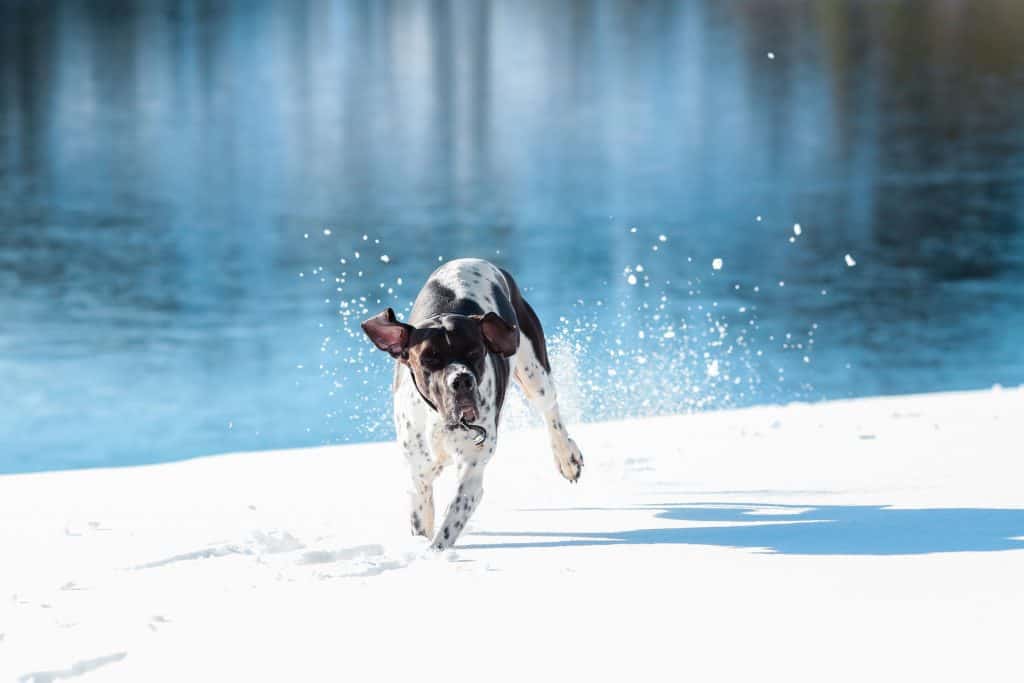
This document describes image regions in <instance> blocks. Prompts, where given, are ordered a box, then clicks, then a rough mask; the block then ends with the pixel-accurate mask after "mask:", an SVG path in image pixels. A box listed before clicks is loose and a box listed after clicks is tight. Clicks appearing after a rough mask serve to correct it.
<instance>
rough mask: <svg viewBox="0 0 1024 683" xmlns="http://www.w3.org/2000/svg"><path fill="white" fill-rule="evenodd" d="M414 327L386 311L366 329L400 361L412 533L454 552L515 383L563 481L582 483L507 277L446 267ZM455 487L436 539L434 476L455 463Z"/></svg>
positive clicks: (480, 266)
mask: <svg viewBox="0 0 1024 683" xmlns="http://www.w3.org/2000/svg"><path fill="white" fill-rule="evenodd" d="M409 323H410V324H406V323H403V322H399V321H398V320H397V319H396V318H395V312H394V311H393V310H391V309H390V308H389V309H387V310H386V311H384V312H382V313H379V314H378V315H376V316H374V317H372V318H370V319H369V320H367V321H366V322H364V323H363V331H364V332H366V335H367V336H368V337H369V338H370V339H371V340H372V341H373V343H374V344H375V345H376V346H377V348H379V349H381V350H382V351H387V352H388V353H390V354H391V355H392V356H393V357H394V358H395V360H396V361H398V362H397V363H395V380H394V384H393V385H392V392H393V394H394V407H395V428H396V431H397V434H398V442H399V444H401V447H402V451H403V452H404V454H405V458H406V460H407V461H408V463H409V469H410V472H411V474H412V489H411V490H410V495H411V502H412V510H411V521H412V532H413V534H419V535H421V536H426V537H427V538H428V539H430V538H432V539H433V540H432V542H431V547H433V548H434V549H436V550H444V549H445V548H448V547H450V546H452V545H453V544H454V543H455V540H456V539H457V538H458V537H459V534H460V533H461V532H462V530H463V529H465V528H466V523H467V522H468V521H469V517H470V515H472V514H473V510H475V509H476V506H477V505H479V504H480V498H481V497H482V496H483V476H484V467H485V466H486V465H487V463H488V461H489V460H490V459H491V456H492V455H494V447H495V444H496V443H497V437H498V420H499V419H500V417H501V406H502V404H503V403H504V401H505V392H506V391H507V389H508V380H509V377H510V376H511V377H513V378H514V379H515V380H516V382H517V383H518V384H519V386H520V387H521V388H522V390H523V393H525V394H526V397H527V398H528V399H529V400H530V403H531V404H533V406H534V407H535V408H536V409H537V410H538V411H539V412H540V413H541V415H543V416H544V421H545V423H546V425H547V428H548V434H549V436H550V438H551V450H552V451H553V452H554V455H555V463H556V464H557V465H558V471H559V472H561V473H562V476H563V477H565V478H566V479H568V480H569V481H571V482H575V481H576V480H577V479H579V476H580V473H581V472H582V470H583V456H582V454H581V453H580V449H579V448H578V447H577V446H576V443H575V442H574V441H573V440H572V439H570V438H569V434H568V432H567V431H566V429H565V425H564V424H563V423H562V418H561V416H560V415H559V412H558V402H557V400H556V399H555V387H554V384H552V381H551V367H550V365H549V364H548V352H547V346H546V344H545V343H544V331H543V330H542V329H541V325H540V320H538V319H537V314H536V313H534V312H533V309H532V308H530V304H528V303H526V300H525V299H524V298H523V296H522V294H520V292H519V287H517V286H516V283H515V280H513V279H512V276H511V275H509V274H508V273H507V272H506V271H504V270H502V269H500V268H498V267H497V266H495V265H493V264H492V263H489V262H487V261H484V260H481V259H458V260H456V261H449V262H448V263H446V264H444V265H443V266H441V267H440V268H438V269H437V270H435V271H434V273H433V274H432V275H431V276H430V278H429V279H428V280H427V283H426V285H424V286H423V289H422V290H420V293H419V296H417V297H416V302H415V304H413V309H412V314H411V315H410V318H409ZM453 460H454V462H455V463H456V464H457V465H458V468H459V469H458V477H459V486H458V491H457V492H456V494H455V499H454V500H453V501H452V502H451V504H450V505H449V506H448V510H447V512H445V515H444V521H443V522H442V523H441V528H440V529H438V530H437V533H436V534H435V533H434V478H435V477H437V475H438V474H440V473H441V470H442V469H443V468H444V467H445V466H446V465H447V464H449V463H450V462H452V461H453Z"/></svg>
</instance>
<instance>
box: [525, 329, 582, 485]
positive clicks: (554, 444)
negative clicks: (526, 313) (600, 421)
mask: <svg viewBox="0 0 1024 683" xmlns="http://www.w3.org/2000/svg"><path fill="white" fill-rule="evenodd" d="M531 341H532V340H530V339H529V338H527V337H525V336H524V338H523V340H522V341H521V342H520V344H519V351H517V352H516V361H515V366H516V369H515V375H514V376H515V380H516V383H517V384H518V385H519V386H520V387H521V388H522V390H523V393H524V394H526V398H528V399H529V401H530V405H532V406H533V408H534V410H536V411H537V412H538V413H540V415H541V417H543V418H544V426H545V427H547V430H548V438H549V439H550V440H551V452H552V453H553V454H554V456H555V464H556V465H558V471H559V472H560V473H561V474H562V476H563V477H565V478H566V479H568V480H569V481H571V482H575V481H576V480H578V479H579V478H580V474H582V472H583V454H582V453H580V449H579V446H577V445H576V442H575V441H573V440H572V439H571V438H569V430H568V429H566V427H565V423H564V422H563V421H562V415H561V413H560V412H559V410H558V397H557V396H556V394H555V383H554V382H553V381H552V380H551V372H550V371H549V370H548V369H547V368H546V367H544V365H543V364H541V362H540V360H539V359H538V358H537V354H536V353H535V352H534V349H533V345H532V343H531ZM540 343H541V344H543V343H544V340H543V339H541V341H540Z"/></svg>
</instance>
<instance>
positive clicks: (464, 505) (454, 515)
mask: <svg viewBox="0 0 1024 683" xmlns="http://www.w3.org/2000/svg"><path fill="white" fill-rule="evenodd" d="M471 448H476V447H475V446H471ZM463 452H465V451H463ZM492 453H494V439H493V437H492V438H489V439H488V440H487V442H486V443H485V444H484V445H483V446H482V447H481V448H480V453H479V454H472V455H463V456H462V459H461V460H460V462H459V487H458V489H457V490H456V492H455V498H454V499H452V502H451V503H450V504H449V505H448V510H447V511H446V512H445V513H444V522H442V523H441V528H439V529H438V530H437V534H436V535H435V536H434V542H433V543H432V544H431V547H432V548H433V549H434V550H445V549H447V548H450V547H452V546H453V545H455V541H456V539H458V537H459V534H461V533H462V531H463V530H464V529H465V528H466V524H467V523H468V522H469V518H470V517H471V516H472V515H473V511H474V510H476V506H477V505H479V504H480V499H481V498H483V495H484V467H485V466H486V465H487V461H488V460H490V459H491V454H492Z"/></svg>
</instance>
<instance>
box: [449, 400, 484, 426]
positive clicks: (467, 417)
mask: <svg viewBox="0 0 1024 683" xmlns="http://www.w3.org/2000/svg"><path fill="white" fill-rule="evenodd" d="M455 417H456V418H457V421H458V422H476V421H477V420H479V419H480V411H479V410H477V408H476V405H475V404H473V403H461V404H459V405H456V406H455Z"/></svg>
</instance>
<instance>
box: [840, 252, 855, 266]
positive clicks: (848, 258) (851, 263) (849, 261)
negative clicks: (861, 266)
mask: <svg viewBox="0 0 1024 683" xmlns="http://www.w3.org/2000/svg"><path fill="white" fill-rule="evenodd" d="M843 259H844V260H845V261H846V266H847V268H853V267H854V266H855V265H857V262H856V261H854V260H853V257H852V256H850V255H849V254H847V255H846V256H844V257H843Z"/></svg>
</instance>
